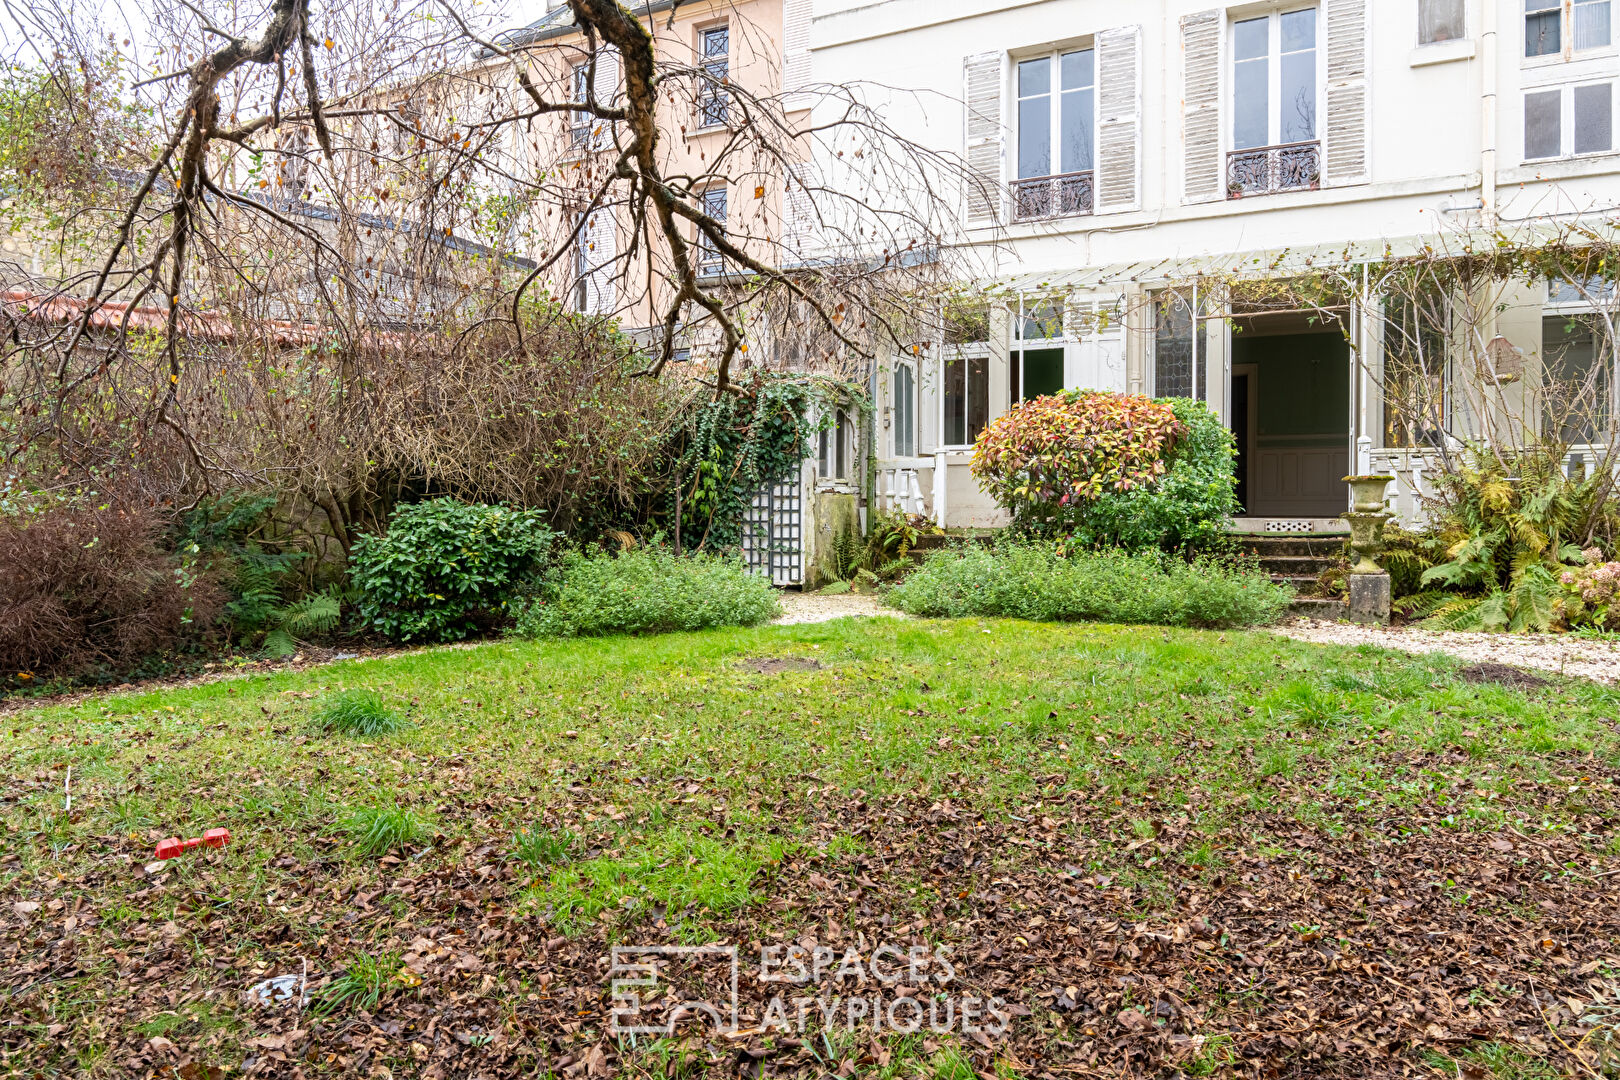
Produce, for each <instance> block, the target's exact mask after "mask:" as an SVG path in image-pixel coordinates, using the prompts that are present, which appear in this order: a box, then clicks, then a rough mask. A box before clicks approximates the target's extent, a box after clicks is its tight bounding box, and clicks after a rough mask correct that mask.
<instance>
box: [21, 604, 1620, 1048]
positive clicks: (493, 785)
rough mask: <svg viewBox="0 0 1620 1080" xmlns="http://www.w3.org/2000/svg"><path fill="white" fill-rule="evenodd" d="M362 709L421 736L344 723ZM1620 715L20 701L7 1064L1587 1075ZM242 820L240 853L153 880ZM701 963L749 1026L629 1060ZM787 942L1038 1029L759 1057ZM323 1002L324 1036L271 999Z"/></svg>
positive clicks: (1067, 659)
mask: <svg viewBox="0 0 1620 1080" xmlns="http://www.w3.org/2000/svg"><path fill="white" fill-rule="evenodd" d="M1504 678H1506V679H1508V680H1509V681H1511V682H1513V683H1514V685H1513V686H1511V687H1510V686H1506V685H1503V684H1502V682H1501V680H1502V679H1504ZM356 687H365V688H369V689H372V690H375V691H377V692H378V694H379V695H380V696H381V698H382V700H383V703H384V704H385V705H386V706H387V707H390V708H392V709H394V710H395V711H396V712H397V713H398V714H399V715H400V716H401V717H403V718H404V719H406V720H407V721H409V726H408V727H406V728H405V729H404V730H403V731H400V732H398V733H395V734H389V735H381V736H376V737H357V736H343V735H339V734H335V733H329V732H327V731H325V730H323V728H322V727H321V724H320V721H319V717H320V714H321V707H322V704H323V702H324V701H325V700H326V699H327V698H328V697H329V696H330V695H331V694H334V693H336V692H337V691H339V690H343V689H352V688H356ZM1616 717H1620V697H1617V695H1616V693H1615V692H1614V691H1612V690H1610V689H1607V688H1604V687H1600V686H1597V685H1594V684H1590V683H1585V682H1579V681H1573V680H1572V681H1563V680H1558V679H1550V680H1547V681H1545V682H1541V681H1540V680H1536V679H1530V680H1523V679H1515V678H1512V676H1511V673H1504V672H1502V671H1492V670H1489V669H1487V670H1483V671H1481V670H1473V671H1465V670H1461V669H1460V668H1459V662H1458V661H1455V660H1452V659H1450V658H1447V657H1444V656H1439V655H1433V656H1426V657H1410V656H1404V655H1397V654H1392V653H1386V652H1382V651H1378V650H1373V649H1331V648H1322V647H1318V646H1312V645H1307V644H1303V643H1299V642H1293V641H1288V640H1284V639H1280V638H1277V637H1273V636H1269V635H1263V634H1253V635H1251V634H1240V633H1232V632H1228V633H1225V634H1216V633H1203V632H1190V631H1187V632H1182V631H1166V630H1162V629H1157V628H1118V627H1106V626H1062V627H1054V626H1038V625H1031V624H1025V623H1017V622H996V621H978V620H965V621H959V622H944V623H933V622H912V621H904V622H902V621H899V620H861V621H857V620H844V621H841V622H835V623H825V624H816V625H806V626H791V627H769V628H763V629H758V630H748V631H727V632H714V633H707V634H700V635H680V636H670V637H662V638H654V639H644V640H626V639H618V640H604V641H589V642H572V643H559V644H539V645H537V644H531V643H517V642H510V643H494V644H487V645H482V646H477V647H473V648H457V649H443V650H437V651H432V652H427V653H415V654H408V655H400V656H395V657H391V658H385V659H376V660H369V661H364V662H354V663H348V664H340V665H335V666H331V667H326V668H321V669H316V670H308V671H302V672H290V673H286V674H279V675H260V676H254V677H250V678H246V679H240V680H234V681H228V682H218V683H213V684H209V685H205V686H198V687H191V688H183V689H170V690H163V691H157V692H148V693H141V692H135V693H126V694H121V695H110V696H105V697H100V698H93V699H89V700H85V701H82V702H78V703H75V704H71V705H64V706H56V707H50V708H37V709H27V708H25V709H21V710H14V711H12V712H11V713H9V714H8V715H7V716H6V717H5V718H4V720H5V725H4V727H3V728H0V775H3V777H4V780H3V784H4V787H3V792H0V795H3V802H0V822H3V825H4V829H5V843H4V845H3V849H0V1002H3V1007H0V1072H4V1073H6V1074H10V1075H22V1076H33V1075H36V1074H43V1075H47V1076H50V1075H69V1074H85V1075H101V1076H124V1075H144V1074H149V1073H158V1074H170V1073H177V1074H178V1075H181V1076H186V1077H201V1076H208V1077H217V1076H223V1075H236V1074H241V1073H246V1074H249V1075H254V1076H291V1075H303V1076H306V1077H316V1076H327V1075H332V1076H338V1075H351V1076H377V1077H381V1076H384V1075H387V1076H392V1077H406V1076H418V1075H420V1076H434V1077H455V1076H489V1077H495V1076H506V1075H525V1076H529V1075H544V1074H548V1073H549V1074H553V1075H556V1076H560V1077H580V1076H586V1077H590V1076H608V1075H625V1076H640V1075H648V1076H670V1077H676V1076H695V1075H700V1074H703V1073H706V1072H707V1073H711V1074H714V1075H720V1074H736V1075H742V1074H747V1075H749V1076H753V1077H763V1076H777V1075H781V1076H806V1077H808V1076H821V1075H827V1074H837V1075H841V1076H873V1077H883V1078H890V1077H911V1076H940V1077H949V1078H951V1080H971V1077H972V1076H974V1075H977V1076H979V1077H982V1078H986V1080H997V1078H1010V1077H1031V1078H1067V1077H1074V1076H1132V1077H1145V1076H1173V1075H1176V1074H1177V1073H1178V1072H1179V1073H1181V1074H1185V1075H1192V1076H1199V1075H1203V1076H1209V1075H1244V1076H1315V1075H1326V1076H1345V1077H1351V1076H1355V1077H1361V1076H1384V1075H1389V1076H1394V1075H1432V1076H1446V1077H1453V1078H1455V1077H1457V1076H1459V1075H1462V1076H1468V1077H1481V1076H1491V1075H1494V1076H1499V1077H1513V1078H1527V1077H1542V1076H1546V1077H1553V1076H1566V1075H1573V1074H1579V1073H1583V1072H1584V1073H1586V1074H1588V1075H1591V1074H1592V1072H1591V1070H1595V1069H1598V1068H1600V1065H1599V1057H1598V1051H1599V1050H1600V1049H1601V1047H1602V1046H1603V1045H1604V1040H1605V1039H1606V1038H1607V1037H1608V1036H1609V1034H1610V1032H1609V1030H1608V1029H1607V1028H1606V1027H1605V1026H1604V1023H1603V1021H1604V1020H1605V1018H1606V1017H1607V1011H1606V1009H1605V1003H1606V1002H1609V1001H1611V1000H1612V999H1613V997H1614V995H1615V993H1616V992H1617V990H1620V915H1617V914H1616V906H1617V905H1616V902H1615V899H1616V898H1615V886H1616V883H1617V882H1620V858H1616V855H1617V854H1620V844H1617V843H1616V837H1615V833H1614V822H1615V810H1616V805H1617V801H1620V799H1617V793H1616V783H1617V779H1620V774H1617V772H1616V768H1615V762H1616V753H1617V751H1620V735H1617V733H1616V730H1615V725H1616ZM70 769H71V780H69V770H70ZM69 791H70V792H71V794H72V809H71V811H68V810H65V809H64V802H65V794H66V793H67V792H69ZM215 826H226V827H228V828H230V829H231V830H232V832H233V834H234V839H233V841H232V843H231V844H230V845H229V846H228V847H227V848H225V849H224V850H222V851H210V850H206V849H205V850H201V851H197V852H193V853H191V854H188V855H186V856H184V857H182V858H179V859H176V860H172V861H169V862H164V863H153V862H152V857H153V846H154V844H155V842H156V841H157V840H158V839H161V838H162V837H165V836H170V835H181V836H197V835H201V833H202V832H203V831H204V830H205V829H208V828H210V827H215ZM1611 874H1615V875H1616V876H1612V877H1611V876H1610V875H1611ZM700 942H726V943H731V944H735V945H737V946H739V947H740V949H741V952H742V956H743V965H742V971H743V978H742V981H741V986H740V996H741V1006H740V1007H741V1026H742V1029H743V1030H742V1031H741V1032H740V1033H739V1034H737V1035H736V1036H734V1037H725V1036H720V1035H715V1034H713V1033H711V1032H709V1031H708V1030H707V1029H706V1028H704V1027H703V1026H702V1025H700V1024H697V1023H691V1024H687V1025H684V1026H682V1027H680V1028H679V1029H678V1035H677V1036H676V1037H674V1038H648V1037H640V1038H636V1039H629V1038H622V1039H620V1038H614V1037H613V1036H612V1035H611V1034H610V1033H609V1031H608V1030H607V1020H608V1014H609V1011H610V1009H611V1008H612V1006H613V1001H612V999H611V995H610V993H609V983H610V979H611V975H610V971H609V963H610V961H609V956H608V954H609V949H610V947H611V946H612V945H613V944H616V943H618V944H635V945H648V944H666V943H669V944H673V943H700ZM785 944H797V945H799V946H802V947H804V948H807V949H809V948H814V947H816V946H821V947H827V948H831V949H833V950H834V955H838V956H842V955H843V954H844V953H845V952H846V951H847V950H849V949H851V948H853V949H855V950H857V951H858V952H859V953H861V954H862V955H864V956H870V954H871V951H872V950H873V949H874V948H875V947H876V946H877V945H878V944H888V945H891V946H895V947H898V948H900V949H902V950H904V949H905V948H907V947H908V946H911V945H918V946H926V947H927V948H930V949H933V948H944V949H946V950H948V951H949V955H950V957H951V963H952V966H953V967H954V968H955V970H956V975H957V979H956V981H955V982H954V983H952V984H951V985H950V986H949V987H948V991H949V993H947V992H946V990H942V989H939V988H935V987H925V986H909V985H880V984H877V983H875V982H869V983H868V985H865V986H861V985H858V984H856V983H854V982H853V981H848V980H846V981H845V982H843V983H840V982H838V981H836V980H833V979H831V978H829V979H827V980H825V981H823V982H822V983H820V984H818V985H816V986H815V987H814V988H813V989H812V990H810V991H797V992H808V993H815V994H817V995H819V996H821V997H823V998H824V999H826V1000H828V1001H833V1000H834V999H835V998H837V997H838V996H839V995H843V996H844V997H845V998H848V997H877V998H881V999H883V1000H885V1001H890V1002H892V1001H893V1000H894V999H895V998H897V997H901V998H904V997H911V998H914V999H921V998H927V997H928V995H930V994H935V995H938V996H939V997H944V998H948V997H951V996H952V995H970V996H983V997H989V996H996V997H999V998H1002V999H1004V1000H1005V1001H1006V1002H1007V1011H1008V1013H1009V1015H1010V1023H1009V1025H1008V1027H1007V1030H1006V1032H1005V1033H1004V1034H1002V1035H994V1034H988V1033H984V1032H980V1033H978V1034H974V1033H972V1032H967V1033H964V1032H963V1031H961V1025H960V1023H958V1024H957V1026H956V1029H955V1033H953V1034H928V1033H923V1032H919V1033H918V1034H915V1035H910V1036H903V1035H900V1034H896V1033H893V1032H884V1033H872V1032H869V1031H867V1030H865V1029H863V1028H862V1027H860V1026H859V1025H857V1027H856V1030H854V1031H849V1030H846V1028H847V1025H846V1024H844V1023H838V1024H834V1025H832V1026H831V1029H830V1030H825V1031H823V1030H820V1028H821V1025H820V1024H819V1023H818V1022H817V1021H816V1020H815V1019H814V1016H812V1019H811V1021H810V1022H809V1023H808V1025H807V1026H806V1028H805V1030H804V1031H802V1032H801V1031H799V1030H797V1028H796V1027H790V1030H788V1031H785V1032H783V1031H774V1030H760V1029H761V1027H762V1026H763V1021H765V1020H767V1019H769V1017H770V1014H769V1013H767V1011H766V1009H767V999H768V997H769V996H770V995H771V994H775V993H778V992H780V991H781V990H782V989H783V988H782V987H781V986H780V985H775V984H764V983H761V982H759V981H758V979H757V978H754V977H753V976H754V972H755V969H756V967H757V959H758V956H759V953H760V949H761V947H763V946H771V945H785ZM284 974H291V975H294V976H297V977H298V978H299V979H300V980H304V981H305V984H306V985H307V987H308V988H309V992H310V994H311V1000H310V1002H309V1003H308V1005H307V1006H306V1007H302V1008H300V1007H298V1006H297V1005H296V1003H288V1004H283V1005H279V1006H274V1005H272V1006H265V1005H256V1004H250V1003H249V1002H247V1001H246V1000H245V999H244V991H245V990H246V989H247V988H248V987H249V986H250V985H252V984H254V983H256V982H259V981H260V980H263V979H265V978H267V977H270V976H277V975H284ZM715 976H716V973H715V972H704V971H694V972H693V973H692V974H691V978H692V979H693V980H696V982H699V983H702V982H705V980H707V982H706V985H707V989H708V991H709V992H710V993H718V992H719V990H720V986H719V980H718V978H716V977H715ZM694 985H695V984H694ZM688 989H690V987H688ZM936 1000H937V998H936ZM661 1007H663V1006H662V1005H660V1004H654V1005H651V1006H649V1008H650V1010H651V1011H652V1012H653V1013H655V1014H656V1013H657V1011H658V1009H659V1008H661ZM900 1015H902V1016H904V1015H905V1012H904V1010H902V1012H901V1014H900Z"/></svg>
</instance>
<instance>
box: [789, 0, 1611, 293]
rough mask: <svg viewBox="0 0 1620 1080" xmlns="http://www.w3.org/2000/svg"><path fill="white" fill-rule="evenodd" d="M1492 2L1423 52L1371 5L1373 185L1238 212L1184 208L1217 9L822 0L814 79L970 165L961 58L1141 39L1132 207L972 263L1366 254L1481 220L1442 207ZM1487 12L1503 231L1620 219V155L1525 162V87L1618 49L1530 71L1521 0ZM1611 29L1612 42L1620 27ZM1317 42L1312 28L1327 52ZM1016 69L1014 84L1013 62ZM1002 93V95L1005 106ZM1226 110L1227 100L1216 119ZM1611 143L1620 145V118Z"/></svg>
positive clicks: (1403, 8) (1221, 205) (1471, 131)
mask: <svg viewBox="0 0 1620 1080" xmlns="http://www.w3.org/2000/svg"><path fill="white" fill-rule="evenodd" d="M1485 2H1487V0H1474V2H1472V3H1470V4H1469V5H1468V32H1469V33H1470V34H1471V35H1475V37H1474V38H1471V39H1468V40H1464V41H1460V42H1449V43H1444V44H1443V45H1439V46H1427V47H1424V48H1422V49H1420V48H1418V47H1417V44H1416V41H1417V24H1416V18H1417V16H1416V5H1415V4H1413V3H1411V2H1410V0H1369V6H1370V12H1369V18H1368V24H1369V31H1368V33H1369V49H1368V64H1369V75H1368V84H1369V96H1370V106H1369V110H1370V118H1369V136H1368V138H1369V142H1368V161H1369V169H1370V178H1369V180H1368V182H1366V183H1359V184H1355V185H1350V186H1343V187H1337V188H1326V189H1323V190H1319V191H1302V192H1288V193H1281V194H1275V195H1266V196H1251V197H1248V198H1245V199H1242V200H1235V201H1220V202H1214V203H1197V204H1184V203H1183V202H1182V199H1181V190H1182V181H1181V176H1182V155H1181V79H1182V63H1181V45H1180V30H1179V20H1180V18H1181V16H1182V15H1185V14H1188V13H1191V12H1196V11H1203V10H1208V9H1209V8H1210V7H1212V6H1216V5H1212V4H1210V3H1208V2H1207V0H1205V2H1198V0H1164V2H1153V0H1133V2H1132V3H1128V4H1121V3H1118V2H1117V0H1114V2H1105V0H879V2H875V3H873V2H864V3H857V2H847V0H816V15H815V18H814V20H813V23H812V30H811V48H812V53H811V55H812V69H813V74H814V78H815V80H816V81H817V82H846V83H852V84H861V85H863V86H864V87H865V91H864V92H865V93H866V94H867V95H868V97H869V99H870V100H872V101H874V102H875V103H878V104H880V105H881V108H882V110H883V112H884V115H885V117H886V118H887V120H888V121H889V123H890V124H892V125H894V126H895V127H896V128H897V129H898V130H899V131H901V132H902V133H903V134H905V135H906V136H907V137H909V138H913V139H916V140H918V141H921V142H924V143H927V144H929V145H932V146H935V147H939V148H942V149H949V150H954V151H960V150H961V149H962V144H963V124H964V118H963V109H962V106H961V104H960V101H959V99H960V96H961V93H962V59H963V57H965V56H968V55H973V54H979V53H984V52H988V51H995V50H1001V51H1006V52H1009V53H1017V52H1019V51H1020V50H1030V49H1035V48H1038V47H1041V46H1047V45H1054V46H1055V45H1058V44H1060V43H1064V42H1072V41H1078V40H1083V39H1085V38H1086V37H1088V36H1090V35H1093V34H1095V33H1097V32H1099V31H1102V30H1105V29H1109V28H1112V27H1117V26H1122V25H1129V24H1138V25H1140V26H1141V28H1142V35H1141V41H1142V49H1143V54H1142V63H1141V70H1142V86H1141V104H1142V108H1141V126H1140V131H1139V139H1140V147H1141V151H1140V152H1141V169H1142V185H1141V207H1140V209H1138V210H1134V211H1129V212H1121V213H1106V214H1097V215H1094V216H1090V217H1081V218H1070V219H1067V220H1065V221H1063V222H1061V223H1057V224H1038V225H1030V224H1025V225H1014V226H1010V227H1008V228H1007V229H1006V230H1005V231H1004V233H1002V234H1001V235H999V236H998V235H996V234H995V233H994V232H993V231H992V230H989V229H978V230H974V231H970V232H968V233H967V234H965V236H964V237H963V239H964V240H965V241H967V242H969V243H972V244H976V245H979V247H980V251H979V265H980V266H981V267H982V268H983V269H984V270H985V271H986V272H987V273H990V274H996V275H1000V274H1012V273H1030V272H1034V273H1040V272H1046V271H1053V272H1056V271H1061V270H1065V269H1073V268H1076V267H1087V266H1107V265H1112V264H1118V263H1129V262H1137V261H1144V260H1154V259H1161V258H1176V257H1184V256H1194V255H1202V254H1223V253H1233V252H1242V251H1260V250H1270V249H1276V248H1283V247H1290V246H1295V247H1297V246H1300V245H1304V244H1318V243H1332V242H1339V241H1357V242H1361V243H1368V242H1376V241H1378V240H1380V239H1383V238H1399V237H1407V236H1413V235H1426V234H1430V233H1433V232H1435V231H1436V230H1437V229H1440V228H1442V227H1443V225H1442V223H1443V222H1452V223H1458V222H1466V221H1472V220H1475V219H1473V218H1472V217H1470V215H1468V214H1467V213H1459V212H1452V211H1450V210H1448V209H1447V208H1466V207H1468V206H1470V205H1472V204H1473V203H1474V202H1475V200H1477V199H1478V198H1479V197H1480V194H1481V188H1480V175H1481V173H1480V168H1481V153H1480V151H1481V145H1482V143H1483V132H1482V123H1481V116H1482V106H1481V92H1482V87H1483V84H1484V79H1483V63H1482V59H1481V55H1482V53H1483V51H1484V46H1483V42H1482V41H1480V40H1478V39H1477V35H1478V34H1479V31H1480V28H1481V25H1482V18H1481V16H1482V13H1483V9H1482V4H1483V3H1485ZM1495 3H1496V14H1497V23H1498V34H1497V43H1498V56H1499V59H1498V63H1497V77H1498V98H1497V100H1498V103H1499V106H1498V123H1497V125H1496V139H1495V141H1496V147H1497V150H1498V157H1497V165H1498V167H1497V175H1498V179H1499V185H1500V187H1499V197H1500V204H1501V210H1502V213H1503V215H1504V218H1505V219H1506V220H1507V222H1508V224H1510V225H1511V224H1513V223H1515V222H1517V221H1518V219H1520V218H1522V217H1524V216H1526V215H1537V214H1543V213H1546V212H1548V211H1550V210H1559V211H1564V212H1568V211H1571V210H1582V209H1591V208H1595V207H1608V206H1620V175H1617V164H1620V155H1617V154H1613V153H1610V154H1604V155H1598V156H1595V157H1588V158H1583V159H1580V160H1576V161H1570V162H1560V163H1547V162H1539V163H1534V164H1533V165H1529V166H1525V165H1523V164H1522V163H1521V156H1522V143H1523V137H1522V122H1523V113H1522V96H1523V94H1522V90H1523V88H1524V87H1525V86H1534V85H1541V84H1545V83H1546V82H1547V81H1548V80H1559V79H1564V78H1568V79H1571V80H1573V79H1576V78H1581V79H1589V78H1594V77H1598V76H1601V75H1603V74H1604V73H1610V72H1612V73H1616V74H1620V48H1617V47H1613V46H1611V47H1610V48H1609V49H1606V50H1599V51H1598V52H1597V53H1595V54H1593V55H1590V56H1585V57H1583V58H1582V59H1579V60H1577V61H1574V62H1571V63H1566V64H1562V65H1558V64H1552V65H1549V64H1545V63H1539V62H1536V61H1532V62H1530V63H1526V62H1525V61H1524V59H1523V58H1522V56H1521V51H1522V47H1523V44H1522V43H1523V37H1524V33H1523V22H1522V19H1523V4H1522V2H1521V0H1495ZM1290 6H1291V5H1290ZM1275 8H1276V5H1270V6H1269V9H1271V10H1275ZM1266 9H1268V5H1264V4H1261V5H1254V4H1249V5H1237V6H1232V7H1229V8H1228V9H1227V10H1228V11H1229V12H1230V13H1236V14H1238V15H1248V14H1253V13H1257V12H1258V11H1260V10H1266ZM1617 14H1620V13H1617ZM1615 26H1616V37H1617V39H1620V18H1617V19H1616V20H1615ZM1322 35H1323V27H1322V25H1321V24H1320V21H1319V26H1318V40H1319V43H1320V41H1321V39H1322ZM1318 63H1319V65H1321V64H1322V60H1321V57H1320V55H1319V60H1318ZM1228 66H1229V65H1228ZM1008 71H1009V80H1010V77H1011V76H1010V72H1011V65H1010V64H1009V66H1008ZM1227 78H1229V73H1228V72H1223V81H1225V80H1226V79H1227ZM1008 92H1010V86H1009V87H1007V88H1005V90H1004V102H1005V101H1006V100H1007V97H1006V95H1007V93H1008ZM1228 101H1229V91H1228V90H1227V89H1226V88H1225V87H1224V86H1223V91H1222V102H1223V107H1224V105H1225V104H1226V103H1227V102H1228ZM1616 112H1617V114H1620V109H1617V110H1616ZM1009 114H1010V105H1008V104H1004V107H1003V119H1004V121H1005V120H1006V119H1007V118H1008V117H1009ZM1221 123H1222V129H1223V133H1224V132H1225V131H1226V130H1227V129H1229V127H1230V119H1229V116H1227V115H1225V114H1224V113H1223V116H1222V122H1221ZM1616 129H1617V130H1616V133H1615V134H1616V139H1617V142H1620V115H1617V123H1616ZM1009 152H1010V140H1009ZM992 241H999V243H995V244H992Z"/></svg>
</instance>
